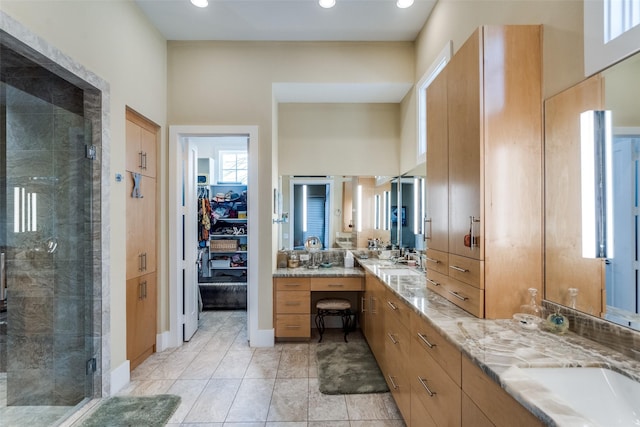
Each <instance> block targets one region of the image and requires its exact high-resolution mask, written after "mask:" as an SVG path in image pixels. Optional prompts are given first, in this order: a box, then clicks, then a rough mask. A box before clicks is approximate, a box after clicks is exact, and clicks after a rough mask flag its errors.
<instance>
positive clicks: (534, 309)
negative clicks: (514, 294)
mask: <svg viewBox="0 0 640 427" xmlns="http://www.w3.org/2000/svg"><path fill="white" fill-rule="evenodd" d="M528 291H529V304H524V305H521V306H520V311H521V312H522V313H525V314H530V315H532V316H535V317H539V318H542V319H544V309H543V308H542V306H540V305H538V303H537V302H536V297H537V295H538V290H537V289H536V288H529V289H528Z"/></svg>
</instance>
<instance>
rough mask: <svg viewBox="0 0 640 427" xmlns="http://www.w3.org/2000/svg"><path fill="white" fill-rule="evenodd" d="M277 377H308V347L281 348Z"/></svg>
mask: <svg viewBox="0 0 640 427" xmlns="http://www.w3.org/2000/svg"><path fill="white" fill-rule="evenodd" d="M278 378H309V349H308V348H307V349H301V350H297V349H296V350H282V356H281V357H280V366H279V367H278Z"/></svg>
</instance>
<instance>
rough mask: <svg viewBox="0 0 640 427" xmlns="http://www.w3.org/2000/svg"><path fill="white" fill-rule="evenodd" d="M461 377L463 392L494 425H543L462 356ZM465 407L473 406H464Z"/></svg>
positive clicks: (505, 426) (527, 426)
mask: <svg viewBox="0 0 640 427" xmlns="http://www.w3.org/2000/svg"><path fill="white" fill-rule="evenodd" d="M462 378H463V381H462V390H463V391H464V393H465V394H466V395H467V396H469V398H470V399H471V400H472V401H473V403H474V404H475V405H476V406H477V407H478V409H480V411H482V412H483V413H484V414H485V415H486V416H487V418H489V420H490V421H491V422H492V423H493V424H495V425H496V426H498V427H507V426H522V427H537V426H543V425H544V423H543V422H542V421H540V420H539V419H538V418H536V417H535V416H534V415H533V414H532V413H531V412H529V411H528V410H527V409H526V408H525V407H524V406H522V405H520V404H519V403H518V402H517V401H516V400H515V399H514V398H513V397H511V396H510V395H509V394H508V393H507V392H506V391H504V390H503V389H502V387H500V386H499V385H498V384H497V383H496V382H494V381H492V380H491V379H490V378H489V377H488V376H487V375H486V374H485V373H484V372H482V370H481V369H480V368H479V367H478V366H477V365H476V364H475V363H473V362H472V361H470V360H469V359H467V358H466V357H463V358H462ZM465 409H466V410H469V409H474V408H468V407H465ZM465 418H466V417H465ZM474 425H475V424H474Z"/></svg>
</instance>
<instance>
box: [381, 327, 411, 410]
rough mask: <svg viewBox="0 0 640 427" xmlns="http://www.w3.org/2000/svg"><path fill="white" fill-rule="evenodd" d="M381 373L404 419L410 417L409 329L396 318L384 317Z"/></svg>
mask: <svg viewBox="0 0 640 427" xmlns="http://www.w3.org/2000/svg"><path fill="white" fill-rule="evenodd" d="M384 329H385V336H384V337H383V338H384V340H385V341H384V368H383V371H382V372H383V374H384V376H385V380H386V381H387V385H388V386H389V390H390V391H391V394H392V396H393V398H394V400H395V401H396V404H397V405H398V409H400V412H401V413H402V416H403V417H404V419H405V420H409V418H410V417H411V413H410V412H411V411H410V407H411V379H410V376H409V369H408V367H407V361H408V360H409V351H410V347H411V343H410V338H409V331H408V330H407V329H406V328H405V327H404V326H403V325H402V324H401V323H400V321H399V320H398V319H396V318H393V317H391V318H387V319H385V328H384Z"/></svg>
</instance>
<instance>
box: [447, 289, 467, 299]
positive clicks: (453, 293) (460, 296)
mask: <svg viewBox="0 0 640 427" xmlns="http://www.w3.org/2000/svg"><path fill="white" fill-rule="evenodd" d="M447 292H449V293H450V294H451V295H453V296H454V297H456V298H458V299H460V300H462V301H466V300H468V299H469V298H468V297H463V296H462V295H460V294H459V293H457V292H456V291H447Z"/></svg>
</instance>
